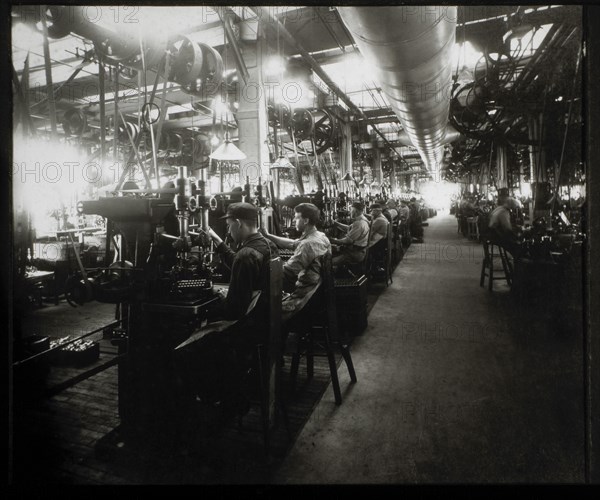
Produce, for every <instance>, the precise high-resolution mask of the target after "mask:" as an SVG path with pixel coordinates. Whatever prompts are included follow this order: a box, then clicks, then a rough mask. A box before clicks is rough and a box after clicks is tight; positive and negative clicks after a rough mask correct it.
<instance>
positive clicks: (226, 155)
mask: <svg viewBox="0 0 600 500" xmlns="http://www.w3.org/2000/svg"><path fill="white" fill-rule="evenodd" d="M209 156H210V158H212V159H213V160H220V161H235V160H244V159H245V158H246V155H245V154H244V153H243V152H242V151H240V150H239V148H238V147H237V146H236V145H235V144H234V143H233V142H231V141H230V140H228V139H226V140H225V142H224V143H223V144H221V145H220V146H219V147H218V148H217V149H215V150H214V151H213V152H212V154H211V155H209Z"/></svg>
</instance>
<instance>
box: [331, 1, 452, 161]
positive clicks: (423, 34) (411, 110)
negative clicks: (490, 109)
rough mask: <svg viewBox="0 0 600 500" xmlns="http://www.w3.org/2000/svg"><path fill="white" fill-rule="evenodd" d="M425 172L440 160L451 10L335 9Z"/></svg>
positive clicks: (445, 117)
mask: <svg viewBox="0 0 600 500" xmlns="http://www.w3.org/2000/svg"><path fill="white" fill-rule="evenodd" d="M337 10H338V12H339V13H340V16H341V18H342V21H343V22H344V24H345V25H346V27H347V28H348V30H349V31H350V33H351V34H352V36H353V38H354V41H355V42H356V45H357V46H358V48H359V50H360V52H361V54H362V55H363V57H364V58H365V60H367V61H368V62H370V63H371V65H372V67H373V70H374V72H375V73H376V75H375V76H376V80H377V81H378V82H379V84H380V85H381V88H382V90H383V92H384V93H385V95H386V97H387V98H388V100H389V102H390V105H391V106H392V109H393V110H394V113H395V114H396V116H398V119H399V120H400V122H401V123H402V126H403V128H404V130H405V131H406V133H407V135H408V137H409V138H410V142H411V143H412V145H413V146H414V147H415V148H416V149H417V150H418V151H419V154H420V155H421V158H422V160H423V162H424V163H425V166H426V168H427V169H428V170H429V171H437V170H439V165H440V164H441V162H442V159H443V155H444V149H443V144H444V142H445V139H446V136H447V134H446V127H447V125H448V112H449V109H450V96H451V89H452V48H453V46H454V41H455V34H456V16H457V12H456V7H446V6H444V7H437V8H435V9H433V8H431V6H421V7H416V8H415V7H414V6H412V7H407V6H394V7H387V6H386V7H374V6H369V7H337Z"/></svg>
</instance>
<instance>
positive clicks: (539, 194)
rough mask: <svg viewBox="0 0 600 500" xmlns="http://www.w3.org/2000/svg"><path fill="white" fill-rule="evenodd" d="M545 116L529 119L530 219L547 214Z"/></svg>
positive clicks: (547, 186) (547, 185)
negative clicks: (543, 128)
mask: <svg viewBox="0 0 600 500" xmlns="http://www.w3.org/2000/svg"><path fill="white" fill-rule="evenodd" d="M542 120H543V117H542V115H541V114H540V115H539V116H535V117H531V118H530V119H529V140H530V141H531V145H530V146H529V165H530V178H531V197H532V202H531V204H530V206H529V220H531V221H533V220H534V219H535V218H537V217H541V216H545V215H547V212H548V211H547V210H546V209H545V208H543V207H544V204H545V201H546V200H545V198H546V196H545V194H546V193H547V192H549V184H548V178H547V175H546V158H545V156H546V155H545V154H544V148H543V130H542V124H543V122H542Z"/></svg>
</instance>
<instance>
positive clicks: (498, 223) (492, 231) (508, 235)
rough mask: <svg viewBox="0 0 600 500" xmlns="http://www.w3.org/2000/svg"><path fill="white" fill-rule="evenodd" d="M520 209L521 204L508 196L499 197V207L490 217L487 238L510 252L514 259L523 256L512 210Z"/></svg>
mask: <svg viewBox="0 0 600 500" xmlns="http://www.w3.org/2000/svg"><path fill="white" fill-rule="evenodd" d="M517 208H519V202H518V201H517V200H515V199H514V198H512V197H510V196H508V195H499V196H498V206H497V207H496V208H494V210H492V212H491V213H490V215H489V223H488V228H487V229H488V230H487V233H486V235H485V237H486V238H487V239H488V240H490V241H491V242H492V243H494V244H497V245H500V246H501V247H503V248H504V249H505V250H506V251H507V252H509V253H510V254H511V255H512V257H513V259H516V258H518V257H519V256H520V254H521V244H520V242H519V239H518V237H517V233H516V231H515V230H516V227H513V224H512V223H511V210H516V209H517Z"/></svg>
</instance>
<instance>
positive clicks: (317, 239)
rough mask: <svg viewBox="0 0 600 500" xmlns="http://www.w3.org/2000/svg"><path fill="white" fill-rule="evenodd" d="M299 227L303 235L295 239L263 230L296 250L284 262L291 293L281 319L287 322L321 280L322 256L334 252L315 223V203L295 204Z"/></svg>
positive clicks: (286, 288)
mask: <svg viewBox="0 0 600 500" xmlns="http://www.w3.org/2000/svg"><path fill="white" fill-rule="evenodd" d="M294 211H295V215H294V222H295V223H296V230H297V231H298V232H299V233H301V234H302V235H301V236H300V238H298V239H296V240H292V239H289V238H283V237H281V236H275V235H274V234H269V233H268V232H267V231H266V230H264V229H263V230H262V232H263V234H264V235H265V236H266V237H267V238H268V239H270V240H271V241H272V242H273V243H275V244H276V245H277V246H278V247H280V248H287V249H293V250H294V254H293V255H292V256H291V257H290V258H289V260H288V261H287V262H286V263H284V265H283V291H284V292H286V293H288V294H289V295H288V296H286V297H285V298H284V299H283V302H282V304H281V308H282V321H283V322H286V321H287V320H288V319H290V318H291V317H292V316H293V315H295V314H296V313H297V312H298V311H300V310H301V309H302V308H303V307H304V306H305V305H306V303H307V302H308V301H309V300H310V298H311V297H312V296H313V295H314V293H315V292H316V291H317V288H319V285H320V284H321V259H320V258H321V257H322V256H323V255H325V254H326V253H327V252H331V243H330V242H329V240H328V239H327V236H325V234H324V233H322V232H321V231H317V228H316V227H315V226H316V224H317V222H319V216H320V211H319V209H318V208H317V207H316V205H313V204H312V203H300V204H299V205H297V206H296V207H295V208H294Z"/></svg>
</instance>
